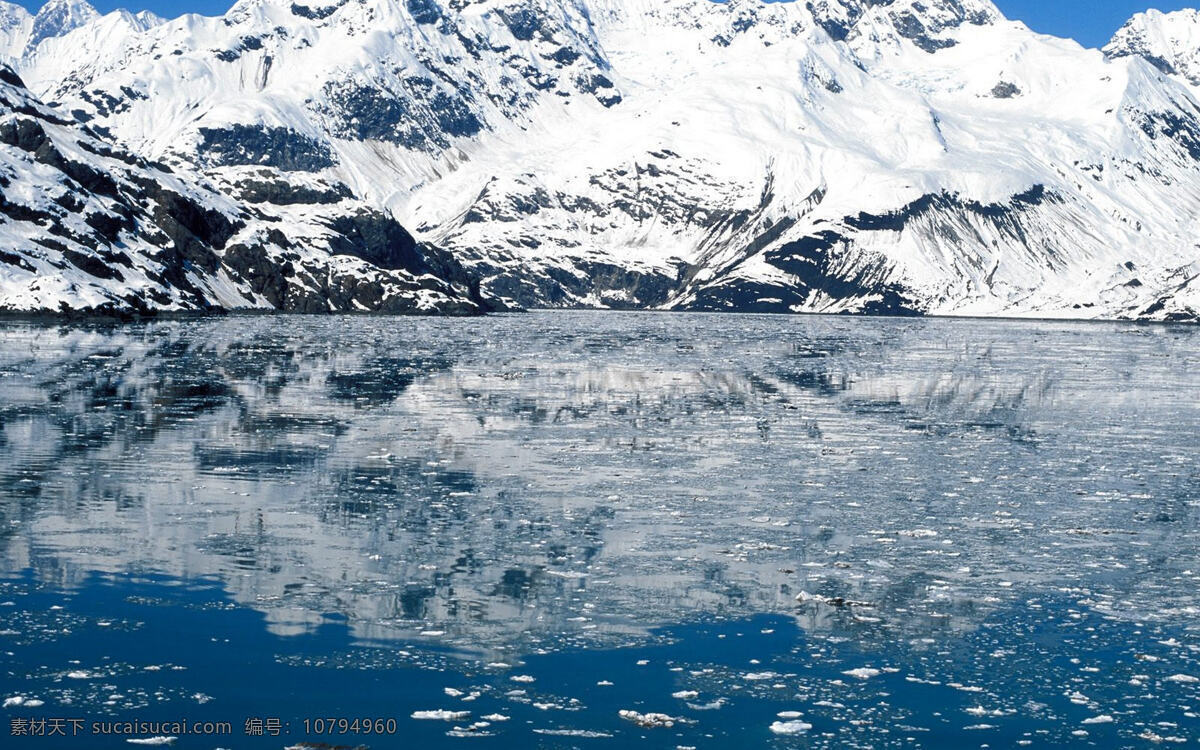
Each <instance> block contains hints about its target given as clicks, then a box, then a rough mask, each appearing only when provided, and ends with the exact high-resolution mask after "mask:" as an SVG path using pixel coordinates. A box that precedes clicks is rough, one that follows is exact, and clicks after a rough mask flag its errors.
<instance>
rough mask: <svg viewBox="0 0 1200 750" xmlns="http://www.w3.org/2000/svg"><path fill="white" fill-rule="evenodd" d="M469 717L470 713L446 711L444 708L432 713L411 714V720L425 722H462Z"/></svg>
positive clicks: (418, 712) (417, 712) (414, 712)
mask: <svg viewBox="0 0 1200 750" xmlns="http://www.w3.org/2000/svg"><path fill="white" fill-rule="evenodd" d="M470 715H471V712H470V711H447V710H446V709H444V708H438V709H435V710H433V711H413V712H412V718H414V719H418V720H427V721H462V720H463V719H466V718H467V717H469V716H470Z"/></svg>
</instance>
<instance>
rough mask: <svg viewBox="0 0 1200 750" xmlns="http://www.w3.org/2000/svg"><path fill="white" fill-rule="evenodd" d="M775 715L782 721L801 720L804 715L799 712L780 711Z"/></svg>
mask: <svg viewBox="0 0 1200 750" xmlns="http://www.w3.org/2000/svg"><path fill="white" fill-rule="evenodd" d="M775 715H776V716H778V717H779V718H781V719H799V718H800V717H801V716H802V715H803V714H801V713H800V712H799V711H780V712H779V713H777V714H775Z"/></svg>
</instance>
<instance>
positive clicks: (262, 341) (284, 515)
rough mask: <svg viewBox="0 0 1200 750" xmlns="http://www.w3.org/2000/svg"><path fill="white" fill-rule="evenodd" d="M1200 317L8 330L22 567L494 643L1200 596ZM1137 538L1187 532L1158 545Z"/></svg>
mask: <svg viewBox="0 0 1200 750" xmlns="http://www.w3.org/2000/svg"><path fill="white" fill-rule="evenodd" d="M1196 337H1197V334H1196V333H1195V332H1193V331H1191V330H1189V329H1151V328H1139V327H1133V326H1117V325H1113V326H1102V325H1068V324H1063V325H1055V324H1036V323H1028V324H1017V323H1012V324H997V323H982V322H981V323H976V322H968V321H908V320H905V321H899V320H846V319H829V318H771V317H719V316H702V315H690V316H655V315H616V314H602V313H556V314H553V315H550V314H538V313H535V314H528V315H518V316H501V317H494V318H489V319H486V320H479V321H457V320H456V321H442V320H407V319H402V320H394V319H377V318H342V319H316V318H314V319H309V318H287V317H275V318H265V317H264V318H257V317H251V318H238V317H232V318H224V319H211V320H188V321H161V322H154V323H147V324H139V325H130V326H123V327H114V328H82V327H81V328H72V327H49V326H41V325H36V324H29V323H15V322H9V323H6V324H5V325H4V326H3V328H0V341H2V343H0V420H2V427H3V429H2V431H0V547H2V549H3V556H2V558H0V565H2V566H3V567H2V568H0V572H3V573H5V574H10V575H13V574H17V573H19V572H20V571H22V570H25V569H32V570H33V571H34V573H35V574H36V575H37V576H39V577H41V578H43V579H46V580H48V581H52V582H54V583H56V584H64V585H68V586H69V585H71V584H73V583H74V582H78V581H81V580H83V578H84V577H85V576H86V575H87V574H88V573H89V572H90V571H103V572H114V573H115V572H128V571H134V572H146V573H156V572H161V573H167V574H170V575H173V576H178V577H181V578H185V579H195V578H198V577H211V578H216V579H219V580H220V581H222V583H223V585H224V586H225V587H226V588H227V589H228V590H229V591H230V592H231V594H232V596H233V597H234V598H235V599H236V600H237V601H239V602H241V603H244V604H246V605H248V606H251V607H254V608H256V609H258V610H260V611H262V612H263V613H264V614H265V615H266V617H267V620H268V623H269V626H270V628H271V629H272V630H273V631H275V632H277V633H281V634H290V633H299V632H304V631H306V630H308V629H310V628H313V627H315V626H317V625H319V624H320V623H322V622H325V621H327V620H328V619H329V618H331V617H336V618H338V619H342V618H345V619H346V620H347V621H348V622H349V624H350V627H351V628H352V631H353V632H354V633H355V634H356V636H357V637H359V638H363V639H373V640H385V641H395V640H413V639H421V638H425V639H430V640H435V641H438V642H441V643H445V644H447V645H449V646H452V647H457V648H460V649H463V650H469V651H484V652H492V651H503V650H505V649H513V648H519V649H528V648H531V647H532V648H537V647H544V648H554V647H558V646H562V645H567V644H571V643H593V642H596V641H619V640H622V639H625V638H628V637H631V636H635V635H636V634H638V633H641V632H644V630H645V629H646V628H648V627H650V626H654V625H658V624H661V623H669V622H678V621H681V620H687V619H691V618H693V617H695V616H697V615H699V614H701V613H707V614H717V615H728V616H741V615H745V614H750V613H759V612H780V613H787V614H791V615H794V616H796V617H797V618H799V620H800V622H801V624H802V625H803V626H804V627H806V628H812V629H822V630H827V631H839V632H840V631H845V632H846V633H852V634H854V635H855V636H856V637H872V638H874V637H878V638H894V637H897V636H902V637H910V638H924V637H930V636H931V634H936V633H939V632H944V631H954V630H961V629H964V628H971V627H973V626H974V625H975V624H976V623H978V622H979V621H981V620H982V618H983V617H984V616H985V615H986V613H987V612H989V611H991V610H992V609H993V608H995V607H997V606H999V605H1001V604H1002V603H1005V602H1009V601H1011V600H1012V599H1013V597H1017V596H1026V597H1029V596H1037V595H1038V593H1039V592H1041V591H1050V590H1054V591H1061V590H1062V589H1064V588H1067V589H1070V590H1072V591H1078V592H1080V595H1081V596H1088V597H1090V598H1091V600H1092V601H1093V603H1094V604H1095V606H1097V607H1099V608H1102V609H1105V610H1106V611H1109V612H1112V613H1114V614H1121V613H1123V612H1137V613H1138V616H1140V617H1151V616H1157V617H1167V618H1169V617H1173V616H1186V615H1187V613H1189V612H1195V611H1196V609H1195V608H1196V605H1197V601H1196V597H1197V595H1196V593H1195V592H1196V590H1197V587H1196V586H1195V585H1194V584H1195V581H1196V580H1197V579H1196V574H1195V573H1193V572H1192V571H1190V570H1185V568H1186V565H1184V564H1183V561H1185V560H1188V559H1192V560H1194V559H1196V556H1197V552H1198V551H1200V550H1198V549H1197V544H1198V542H1197V541H1196V540H1197V539H1198V538H1200V537H1197V536H1196V534H1195V531H1196V528H1197V520H1196V505H1197V502H1198V496H1197V489H1196V488H1197V487H1198V486H1200V482H1197V480H1198V479H1200V477H1198V476H1197V468H1196V465H1195V462H1194V451H1195V448H1196V447H1197V446H1196V445H1195V438H1196V435H1198V434H1200V407H1198V406H1197V404H1198V403H1200V398H1197V396H1200V383H1198V382H1197V380H1196V379H1195V377H1194V375H1193V374H1192V373H1194V372H1195V371H1196V370H1195V367H1196V365H1197V355H1196V354H1195V352H1196V351H1197V347H1196V343H1197V338H1196ZM1181 435H1182V436H1185V437H1186V438H1187V439H1185V440H1183V441H1180V439H1179V436H1181ZM1131 538H1132V539H1134V540H1135V541H1137V542H1139V543H1141V544H1146V545H1154V547H1153V549H1157V550H1160V551H1164V550H1165V552H1161V553H1153V552H1151V551H1150V549H1151V548H1147V552H1146V554H1145V555H1144V556H1141V557H1139V556H1138V555H1136V554H1134V555H1132V556H1131V555H1129V554H1128V553H1127V552H1126V551H1124V550H1127V549H1128V544H1129V543H1130V540H1131ZM798 597H799V600H798ZM1163 602H1169V605H1164V604H1163ZM1148 613H1149V614H1148Z"/></svg>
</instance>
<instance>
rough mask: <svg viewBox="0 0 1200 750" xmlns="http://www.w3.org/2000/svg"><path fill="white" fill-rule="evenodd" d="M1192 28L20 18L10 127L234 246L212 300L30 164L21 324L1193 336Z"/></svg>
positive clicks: (1198, 152)
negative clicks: (385, 318) (832, 324)
mask: <svg viewBox="0 0 1200 750" xmlns="http://www.w3.org/2000/svg"><path fill="white" fill-rule="evenodd" d="M1198 18H1200V15H1198V14H1197V13H1196V12H1195V11H1180V12H1177V13H1171V14H1163V13H1159V12H1157V11H1150V12H1147V13H1144V14H1139V15H1137V16H1135V17H1134V18H1133V19H1131V20H1130V22H1129V23H1128V24H1126V26H1125V27H1123V28H1122V29H1121V30H1120V31H1118V32H1117V34H1116V35H1115V36H1114V38H1113V40H1112V42H1111V43H1110V44H1109V45H1107V46H1106V47H1105V48H1104V49H1103V50H1095V49H1085V48H1083V47H1081V46H1080V45H1078V44H1077V43H1075V42H1073V41H1069V40H1064V39H1058V38H1054V37H1050V36H1045V35H1041V34H1037V33H1034V32H1033V31H1031V30H1030V29H1028V28H1027V27H1026V26H1025V25H1024V24H1022V23H1020V22H1016V21H1011V20H1008V19H1006V18H1005V17H1004V16H1003V15H1002V14H1001V13H1000V11H999V10H998V9H997V8H996V7H995V6H994V5H993V4H992V3H991V2H989V1H988V0H933V1H931V2H919V1H918V0H895V1H894V2H879V1H878V0H814V1H813V2H772V3H767V2H763V1H762V0H728V1H727V2H721V3H717V2H710V0H653V1H652V0H446V1H441V0H320V1H319V2H318V1H317V0H314V1H313V2H311V3H301V2H292V1H291V0H241V2H238V3H237V4H236V5H234V6H233V7H232V8H231V9H230V11H229V12H228V13H226V14H225V15H224V16H222V17H216V18H212V17H202V16H197V15H185V16H182V17H180V18H176V19H172V20H165V19H160V18H157V17H153V16H149V15H146V14H137V15H135V14H131V13H128V12H125V11H116V12H114V13H109V14H106V15H101V14H99V13H97V12H95V11H94V10H93V9H91V7H90V6H89V5H87V4H86V3H85V2H83V0H52V1H51V2H50V3H49V4H48V5H47V6H46V8H44V9H43V10H42V11H41V12H39V13H38V14H37V15H36V16H31V15H30V14H29V13H28V12H26V11H24V10H23V9H20V8H18V7H17V6H11V5H7V4H0V59H3V60H4V61H5V62H6V63H7V64H8V65H9V66H10V67H11V70H12V72H13V75H12V79H13V80H14V81H19V82H21V86H20V87H18V86H16V84H12V83H11V82H10V83H8V85H10V86H11V87H12V90H13V91H17V92H19V95H18V94H11V95H10V94H8V93H7V92H8V89H6V90H5V91H6V97H5V98H6V102H8V104H7V105H6V107H5V108H4V110H3V118H2V119H0V122H2V123H9V122H16V121H18V120H23V119H24V120H28V119H29V118H30V117H33V115H30V114H28V113H23V112H22V111H20V110H19V107H26V108H27V109H28V108H32V109H31V110H30V111H33V110H36V112H37V113H38V115H37V117H40V118H42V119H43V120H45V119H46V118H51V117H52V118H55V121H56V124H54V125H53V127H51V128H50V130H51V131H53V134H52V135H53V137H54V138H55V139H56V141H55V142H56V143H59V144H60V149H61V150H64V151H66V150H71V149H75V150H78V149H77V148H76V146H74V145H72V144H75V143H78V142H87V143H89V144H91V148H90V150H89V149H85V150H86V151H87V153H86V154H79V155H78V159H77V161H78V162H79V163H83V164H93V163H94V162H96V161H97V160H104V159H105V158H106V157H101V156H98V155H97V154H96V153H95V151H96V150H97V149H100V150H103V149H111V150H113V152H114V153H116V152H119V153H121V154H126V155H128V156H129V158H131V159H135V160H141V162H144V163H145V164H147V165H157V166H152V167H147V168H149V169H151V170H152V171H154V170H158V171H156V172H155V174H154V175H153V179H155V180H158V181H159V182H160V183H161V182H162V180H160V179H159V176H160V175H169V176H170V180H169V181H171V182H172V184H173V185H175V187H173V188H172V190H174V191H175V192H177V193H179V194H181V195H183V194H188V195H191V196H193V198H194V200H195V202H196V204H197V205H198V206H200V207H202V208H203V209H204V210H205V211H208V212H215V213H216V214H220V215H221V216H222V217H225V219H226V220H227V221H229V222H231V228H230V230H229V232H228V236H227V237H219V238H212V240H211V241H209V240H205V241H206V242H207V244H206V245H205V250H204V262H203V263H202V264H200V265H199V268H197V266H196V264H194V263H192V264H191V265H187V267H186V269H185V268H184V266H183V265H181V263H180V262H177V261H173V260H172V258H173V257H175V256H179V255H181V253H182V251H180V250H179V248H178V247H176V246H175V244H176V243H174V241H173V240H171V239H170V238H168V239H167V240H166V241H165V242H163V243H160V245H161V246H156V245H153V243H151V244H150V246H143V245H145V240H144V238H141V239H139V238H138V237H135V236H134V235H136V234H138V231H135V230H132V229H130V230H121V231H120V232H117V234H116V235H114V236H112V237H108V238H105V237H101V238H99V240H97V238H96V237H95V232H94V231H93V232H92V234H90V235H89V234H88V232H89V230H88V229H87V228H86V227H85V226H84V225H78V224H79V222H78V221H76V220H77V219H80V215H79V214H78V212H72V211H71V210H68V209H63V210H62V211H60V212H59V213H60V214H61V216H59V217H58V218H57V219H54V220H47V219H45V218H44V217H43V218H42V219H25V218H22V216H24V214H23V213H22V211H23V210H25V209H33V210H35V211H45V210H48V209H46V207H45V205H44V204H45V201H46V200H50V201H53V198H48V197H47V196H50V195H51V194H52V193H54V192H55V191H59V192H60V193H61V194H63V195H66V194H68V193H69V194H70V195H71V196H72V200H73V201H74V202H76V203H81V204H84V205H92V204H96V205H100V204H105V200H110V203H111V200H115V199H105V197H104V196H102V195H100V196H97V195H96V194H95V193H94V192H91V191H90V189H89V188H88V187H86V186H84V185H82V184H79V183H78V181H77V180H72V179H71V178H70V177H69V176H68V177H64V176H63V175H54V174H50V173H48V172H46V170H44V169H42V170H41V172H46V174H41V172H39V175H41V176H40V177H36V178H35V177H34V176H32V173H27V172H26V171H22V170H25V169H26V168H25V167H24V166H20V164H24V163H26V162H28V161H29V158H30V157H29V154H28V152H22V151H21V149H20V148H19V147H18V146H16V145H13V144H11V143H8V142H7V141H5V143H4V144H3V145H0V149H4V151H3V157H4V158H5V159H6V160H8V161H9V162H11V163H12V165H13V166H12V167H11V170H12V172H11V173H12V174H15V175H16V177H15V178H14V181H12V182H11V183H10V184H7V185H4V186H3V191H4V196H5V201H6V205H13V206H19V207H21V208H20V209H18V210H16V213H15V214H14V213H12V212H6V213H5V216H4V219H5V222H4V224H3V225H0V237H3V245H4V247H3V249H4V251H5V254H4V255H0V307H2V308H4V309H7V310H15V311H56V310H67V309H69V310H97V309H113V310H137V311H147V312H148V311H153V310H174V309H179V310H191V309H239V308H244V307H245V308H260V309H285V310H297V311H306V312H316V311H387V312H404V311H406V312H483V311H487V310H494V309H519V308H539V307H549V308H555V307H559V308H566V307H595V308H613V309H662V310H705V311H755V312H771V313H808V312H814V313H823V312H836V313H867V314H889V315H952V316H1007V317H1031V318H1082V319H1089V318H1096V319H1100V318H1104V319H1134V320H1156V321H1196V320H1197V319H1200V247H1198V245H1197V239H1196V238H1197V235H1198V232H1197V229H1198V228H1200V227H1198V226H1197V221H1196V218H1195V217H1196V216H1197V214H1198V208H1200V188H1198V186H1200V182H1198V181H1197V176H1198V171H1200V103H1198V102H1200V89H1198V88H1197V86H1198V85H1200V84H1198V81H1200V62H1197V58H1198V57H1200V30H1198V29H1200V26H1198ZM10 100H11V101H10ZM35 119H36V118H35ZM6 127H7V126H6ZM68 133H70V135H68ZM98 143H102V144H103V145H102V146H97V145H96V144H98ZM22 159H24V160H25V161H24V162H22V161H21V160H22ZM34 161H35V162H36V158H34ZM108 162H111V159H109V160H108ZM108 162H106V163H104V164H99V165H98V166H96V168H97V169H101V170H103V169H108V168H109V166H110V165H109V164H108ZM113 168H116V167H113ZM124 168H125V167H122V169H124ZM138 169H141V167H138ZM39 180H40V182H39ZM27 183H29V184H27ZM33 183H36V184H33ZM35 188H36V190H35ZM122 191H124V188H119V190H118V192H119V194H120V195H128V196H133V197H130V198H128V200H127V203H128V204H130V205H131V206H132V208H131V211H133V212H134V213H136V209H137V208H138V206H141V205H143V201H144V198H138V197H136V195H135V191H132V190H130V191H125V192H122ZM35 192H36V193H37V194H36V195H35V194H34V193H35ZM39 201H41V202H40V203H39ZM97 202H98V203H97ZM105 205H106V206H107V208H106V210H111V209H112V206H111V205H108V204H105ZM50 213H54V211H53V210H50ZM135 218H136V217H135ZM82 220H83V221H84V224H85V225H86V216H84V217H83V219H82ZM39 221H40V222H41V223H40V224H39ZM47 221H50V223H51V224H52V225H53V224H54V222H55V221H57V222H59V223H61V224H62V225H63V226H67V225H72V226H74V229H72V230H71V231H72V232H73V236H74V237H76V238H77V239H79V238H82V239H86V240H90V244H91V245H95V246H96V247H95V248H93V247H89V242H86V241H85V242H83V243H78V242H76V243H75V244H71V243H64V242H63V241H62V240H61V239H57V240H55V242H57V244H60V245H62V244H67V245H69V247H68V250H70V251H71V252H73V253H75V254H76V255H82V256H86V258H88V260H83V261H81V263H73V262H71V260H70V258H71V257H75V256H71V255H67V254H65V251H63V250H61V249H59V248H57V247H54V246H52V245H51V246H47V244H46V243H45V242H39V241H38V238H39V237H40V238H42V239H46V238H45V237H44V235H45V234H46V233H52V232H50V230H49V229H48V228H47V227H46V226H44V225H45V224H46V222H47ZM134 223H135V224H136V225H137V226H141V224H138V223H137V222H136V221H135V222H134ZM150 223H151V224H153V220H150ZM75 225H78V226H75ZM142 234H145V232H142ZM51 239H53V238H51ZM217 240H219V241H217ZM105 253H109V254H113V253H121V254H123V255H125V256H128V257H129V258H130V259H131V261H130V262H131V263H132V264H133V266H135V267H136V268H138V269H139V270H138V273H136V274H134V273H127V272H126V271H127V270H128V269H125V270H122V268H124V267H123V266H122V267H121V268H118V267H117V266H116V265H114V263H117V261H114V260H111V259H109V258H108V256H106V255H105ZM183 254H186V253H183ZM189 262H190V261H189ZM172 263H175V264H176V265H177V266H179V267H180V269H181V271H180V272H178V273H174V275H170V274H168V271H169V270H170V268H172V267H173V266H172V265H171V264H172ZM190 263H191V262H190ZM22 264H24V265H22ZM117 265H119V263H118V264H117ZM89 268H90V269H91V270H89ZM30 269H32V270H30ZM111 271H116V272H118V275H120V276H122V277H131V278H132V280H131V278H124V279H123V280H118V279H116V278H106V277H105V273H106V272H111ZM94 272H100V274H101V275H100V276H97V275H96V274H95V273H94ZM176 277H178V280H177V279H176ZM31 284H37V288H38V289H40V290H41V291H40V292H39V293H37V294H33V293H30V292H29V289H30V286H31ZM152 290H153V291H152Z"/></svg>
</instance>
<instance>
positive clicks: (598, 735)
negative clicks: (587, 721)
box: [533, 729, 612, 739]
mask: <svg viewBox="0 0 1200 750" xmlns="http://www.w3.org/2000/svg"><path fill="white" fill-rule="evenodd" d="M533 733H534V734H545V735H549V736H551V737H582V738H584V739H605V738H608V737H612V735H611V734H609V733H608V732H597V731H596V730H594V729H535V730H533Z"/></svg>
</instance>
